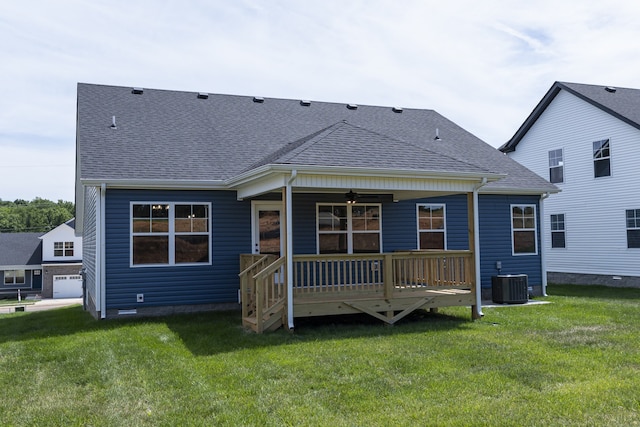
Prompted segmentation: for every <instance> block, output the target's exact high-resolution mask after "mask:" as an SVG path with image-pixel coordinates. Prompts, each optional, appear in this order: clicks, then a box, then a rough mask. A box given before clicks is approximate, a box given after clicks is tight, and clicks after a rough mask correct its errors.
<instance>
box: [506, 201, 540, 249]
mask: <svg viewBox="0 0 640 427" xmlns="http://www.w3.org/2000/svg"><path fill="white" fill-rule="evenodd" d="M514 207H523V208H525V207H532V208H533V229H530V228H518V229H517V230H518V231H533V236H534V239H533V242H534V245H535V247H536V250H535V252H528V253H516V251H515V249H516V248H515V247H514V245H513V243H514V240H513V238H514V232H515V230H514V228H513V208H514ZM509 222H510V224H511V255H512V256H531V255H538V211H537V210H536V205H534V204H528V203H525V204H520V203H514V204H512V205H510V206H509Z"/></svg>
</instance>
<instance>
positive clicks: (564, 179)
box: [547, 147, 567, 184]
mask: <svg viewBox="0 0 640 427" xmlns="http://www.w3.org/2000/svg"><path fill="white" fill-rule="evenodd" d="M558 150H560V153H561V156H562V161H561V164H559V165H558V166H551V164H549V181H551V169H552V168H562V181H560V182H554V183H553V184H564V183H565V182H566V180H567V176H566V174H565V172H566V170H565V167H564V166H565V159H564V147H560V148H554V149H552V150H548V151H547V162H548V163H550V160H549V153H551V152H552V151H558Z"/></svg>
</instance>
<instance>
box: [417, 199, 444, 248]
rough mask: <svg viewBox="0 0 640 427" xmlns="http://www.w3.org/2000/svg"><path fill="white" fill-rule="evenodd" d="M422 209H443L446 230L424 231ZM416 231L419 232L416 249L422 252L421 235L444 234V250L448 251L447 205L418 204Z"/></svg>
mask: <svg viewBox="0 0 640 427" xmlns="http://www.w3.org/2000/svg"><path fill="white" fill-rule="evenodd" d="M421 207H430V208H434V207H438V208H439V207H442V214H443V225H444V229H443V230H442V231H434V230H432V229H425V230H423V229H421V228H420V208H421ZM416 230H417V241H416V248H418V250H421V248H420V233H421V232H425V233H443V234H444V250H445V251H446V250H447V205H446V204H444V203H416Z"/></svg>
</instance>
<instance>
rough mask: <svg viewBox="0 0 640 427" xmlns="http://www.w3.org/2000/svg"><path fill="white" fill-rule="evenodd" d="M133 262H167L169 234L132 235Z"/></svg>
mask: <svg viewBox="0 0 640 427" xmlns="http://www.w3.org/2000/svg"><path fill="white" fill-rule="evenodd" d="M133 263H134V264H168V263H169V236H133Z"/></svg>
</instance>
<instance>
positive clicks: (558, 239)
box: [551, 231, 565, 248]
mask: <svg viewBox="0 0 640 427" xmlns="http://www.w3.org/2000/svg"><path fill="white" fill-rule="evenodd" d="M551 247H552V248H564V247H565V240H564V231H554V232H552V233H551Z"/></svg>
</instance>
